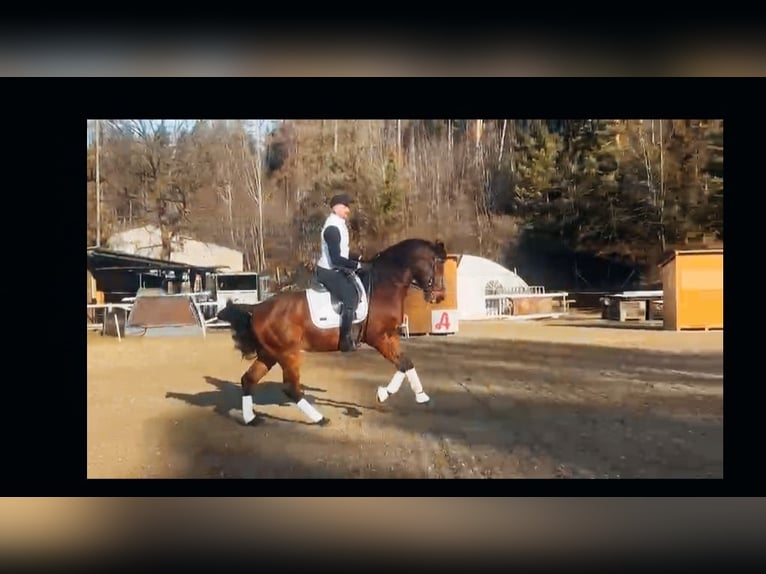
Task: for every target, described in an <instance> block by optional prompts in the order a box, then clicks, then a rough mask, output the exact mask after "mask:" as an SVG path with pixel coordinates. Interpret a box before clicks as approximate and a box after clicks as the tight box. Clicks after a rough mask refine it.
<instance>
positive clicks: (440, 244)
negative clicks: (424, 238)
mask: <svg viewBox="0 0 766 574" xmlns="http://www.w3.org/2000/svg"><path fill="white" fill-rule="evenodd" d="M434 245H436V248H437V249H439V250H442V249H444V242H443V241H442V240H441V239H437V240H436V241H435V242H434Z"/></svg>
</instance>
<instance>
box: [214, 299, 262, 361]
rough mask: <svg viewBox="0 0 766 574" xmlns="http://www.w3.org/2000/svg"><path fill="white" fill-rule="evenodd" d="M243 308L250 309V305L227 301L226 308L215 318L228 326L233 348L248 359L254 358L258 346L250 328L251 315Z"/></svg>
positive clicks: (256, 338)
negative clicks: (230, 331)
mask: <svg viewBox="0 0 766 574" xmlns="http://www.w3.org/2000/svg"><path fill="white" fill-rule="evenodd" d="M245 308H252V305H236V304H234V303H232V301H231V299H229V300H228V301H226V307H224V308H223V309H221V310H220V311H219V312H218V314H217V315H216V317H218V319H220V320H221V321H226V322H227V323H228V324H229V325H230V329H231V330H232V334H231V338H232V339H233V340H234V346H235V347H236V348H237V349H238V350H239V351H240V352H241V353H242V357H244V358H246V359H250V358H253V357H254V355H255V354H256V352H257V351H258V348H259V346H260V345H259V343H258V337H256V336H255V332H254V331H253V328H252V318H253V315H252V313H251V312H250V311H247V310H246V309H245Z"/></svg>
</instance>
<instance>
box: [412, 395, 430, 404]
mask: <svg viewBox="0 0 766 574" xmlns="http://www.w3.org/2000/svg"><path fill="white" fill-rule="evenodd" d="M415 402H416V403H418V404H419V405H427V404H429V403H430V402H431V397H429V396H428V395H427V394H425V393H419V394H418V395H417V396H416V397H415Z"/></svg>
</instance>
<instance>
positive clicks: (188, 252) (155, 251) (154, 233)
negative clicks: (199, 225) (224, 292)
mask: <svg viewBox="0 0 766 574" xmlns="http://www.w3.org/2000/svg"><path fill="white" fill-rule="evenodd" d="M107 247H108V248H109V249H112V250H114V251H121V252H123V253H130V254H132V255H140V256H143V257H152V258H155V259H160V258H161V257H162V241H161V237H160V229H159V227H157V226H155V225H146V226H144V227H136V228H134V229H128V230H126V231H122V232H119V233H115V234H114V235H112V236H111V237H110V238H109V240H108V241H107ZM170 260H171V261H178V262H181V263H188V264H190V265H199V266H201V267H227V268H228V269H226V270H227V271H243V270H244V256H243V254H242V252H241V251H237V250H236V249H230V248H228V247H223V246H222V245H216V244H214V243H204V242H202V241H197V240H196V239H192V238H190V237H176V238H173V240H172V241H171V254H170Z"/></svg>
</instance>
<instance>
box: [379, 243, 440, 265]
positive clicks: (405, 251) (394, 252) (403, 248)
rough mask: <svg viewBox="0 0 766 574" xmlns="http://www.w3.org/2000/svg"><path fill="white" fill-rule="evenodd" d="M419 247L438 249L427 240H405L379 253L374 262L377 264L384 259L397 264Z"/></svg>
mask: <svg viewBox="0 0 766 574" xmlns="http://www.w3.org/2000/svg"><path fill="white" fill-rule="evenodd" d="M418 247H430V248H431V249H436V245H435V244H434V243H432V242H431V241H428V240H426V239H419V238H410V239H404V240H402V241H400V242H399V243H394V244H393V245H390V246H389V247H386V248H385V249H383V250H382V251H379V252H378V253H377V254H376V255H375V256H374V257H373V258H372V261H373V262H375V261H376V260H381V259H383V260H387V261H391V262H395V261H396V260H397V259H402V258H404V257H406V256H407V255H409V253H410V251H412V250H413V249H416V248H418Z"/></svg>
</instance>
